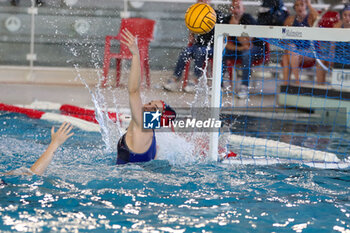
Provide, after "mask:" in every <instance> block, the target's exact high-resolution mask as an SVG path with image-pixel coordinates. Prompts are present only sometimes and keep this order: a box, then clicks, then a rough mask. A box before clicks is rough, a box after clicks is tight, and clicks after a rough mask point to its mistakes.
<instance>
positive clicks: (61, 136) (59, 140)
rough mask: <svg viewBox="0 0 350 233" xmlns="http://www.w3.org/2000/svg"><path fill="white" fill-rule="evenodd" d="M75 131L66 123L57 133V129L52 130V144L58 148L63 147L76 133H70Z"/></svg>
mask: <svg viewBox="0 0 350 233" xmlns="http://www.w3.org/2000/svg"><path fill="white" fill-rule="evenodd" d="M72 129H73V126H72V125H71V124H70V123H68V122H64V123H63V124H62V125H61V127H60V128H59V129H58V130H57V132H55V127H52V128H51V143H54V144H56V145H57V146H60V145H62V144H63V143H64V142H65V141H66V140H67V139H68V138H70V137H72V136H73V135H74V133H70V131H71V130H72Z"/></svg>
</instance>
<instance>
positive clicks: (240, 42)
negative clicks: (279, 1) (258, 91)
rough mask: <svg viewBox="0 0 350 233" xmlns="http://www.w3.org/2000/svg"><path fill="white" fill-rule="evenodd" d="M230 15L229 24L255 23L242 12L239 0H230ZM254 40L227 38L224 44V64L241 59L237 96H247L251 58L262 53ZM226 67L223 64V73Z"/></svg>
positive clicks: (256, 57)
mask: <svg viewBox="0 0 350 233" xmlns="http://www.w3.org/2000/svg"><path fill="white" fill-rule="evenodd" d="M231 10H232V15H231V18H230V20H229V23H230V24H243V25H255V24H257V23H256V20H255V19H254V18H253V17H252V16H251V15H250V14H248V13H245V12H244V6H243V4H242V2H241V0H232V7H231ZM261 46H263V45H260V44H259V43H258V42H257V41H256V40H254V39H253V38H249V37H237V38H235V37H234V38H232V37H231V38H229V40H228V42H227V45H226V53H225V55H226V56H224V58H223V63H224V64H226V61H227V60H228V59H232V58H235V59H236V58H239V59H242V67H243V74H242V81H241V87H240V90H239V92H238V95H237V96H238V97H239V98H247V97H248V94H249V91H248V87H249V78H250V75H251V73H250V70H251V69H250V67H251V64H252V61H253V59H259V58H260V56H259V54H263V52H262V47H261ZM225 71H226V69H225V66H224V69H223V73H225Z"/></svg>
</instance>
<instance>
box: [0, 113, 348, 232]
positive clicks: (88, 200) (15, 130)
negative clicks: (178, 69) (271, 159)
mask: <svg viewBox="0 0 350 233" xmlns="http://www.w3.org/2000/svg"><path fill="white" fill-rule="evenodd" d="M0 124H1V128H0V139H1V140H0V172H4V171H8V170H12V169H16V168H20V167H30V166H31V165H32V163H33V162H34V161H35V159H36V158H38V156H39V155H40V154H41V153H42V152H43V151H44V150H45V148H46V146H47V144H48V143H49V136H50V135H49V130H50V128H51V126H52V123H50V122H46V121H42V120H33V119H28V118H26V117H25V116H21V115H18V114H12V113H0ZM169 156H170V155H169ZM162 158H167V156H166V155H163V157H162ZM114 162H115V154H114V153H105V152H104V144H103V142H102V140H101V136H100V134H99V133H91V132H90V133H87V132H84V131H80V130H78V129H75V135H74V137H72V138H71V139H70V140H68V141H67V142H66V143H65V144H64V145H63V146H62V147H61V148H60V149H59V150H58V151H57V153H56V155H55V158H54V160H53V163H52V164H51V165H50V166H49V168H48V170H47V172H46V173H45V175H44V176H4V175H2V176H1V177H0V178H1V179H3V180H4V181H5V182H6V183H7V185H0V231H5V232H6V231H8V232H12V231H26V232H38V231H44V232H46V231H66V232H78V231H79V232H90V231H91V232H140V231H143V232H151V231H158V232H348V231H350V198H349V194H350V186H349V184H350V176H349V175H350V174H349V170H325V169H313V168H309V167H306V166H303V165H297V164H277V165H271V166H252V165H246V166H243V165H225V164H220V163H211V162H188V163H183V164H178V163H173V160H172V159H169V160H166V159H163V160H158V161H152V162H149V163H146V164H142V165H135V164H132V165H125V166H114V165H113V164H114Z"/></svg>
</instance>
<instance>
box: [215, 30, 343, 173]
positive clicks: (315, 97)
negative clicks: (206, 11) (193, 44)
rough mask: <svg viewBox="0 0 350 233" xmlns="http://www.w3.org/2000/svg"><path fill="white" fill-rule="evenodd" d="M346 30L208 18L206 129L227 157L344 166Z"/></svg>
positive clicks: (238, 160) (236, 160) (217, 157)
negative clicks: (211, 120) (212, 121)
mask: <svg viewBox="0 0 350 233" xmlns="http://www.w3.org/2000/svg"><path fill="white" fill-rule="evenodd" d="M349 41H350V30H349V29H334V28H302V27H270V26H253V25H220V24H218V25H216V26H215V42H214V57H213V75H212V90H211V91H212V93H211V107H213V108H220V109H221V110H220V119H221V120H222V122H223V124H224V127H222V128H221V129H220V130H219V132H217V133H212V134H211V138H210V152H209V153H210V155H211V156H212V159H213V160H220V159H222V157H220V155H219V154H218V147H219V139H221V138H225V139H226V140H224V141H225V142H226V144H227V145H226V146H227V147H228V148H229V149H230V150H231V151H233V152H235V153H236V154H237V156H236V157H232V158H229V159H224V161H225V162H228V163H244V164H250V163H253V164H272V163H280V162H292V163H303V164H308V165H310V166H316V167H324V168H343V167H348V166H349V164H348V157H349V152H350V130H349V129H350V122H349V109H350V42H349Z"/></svg>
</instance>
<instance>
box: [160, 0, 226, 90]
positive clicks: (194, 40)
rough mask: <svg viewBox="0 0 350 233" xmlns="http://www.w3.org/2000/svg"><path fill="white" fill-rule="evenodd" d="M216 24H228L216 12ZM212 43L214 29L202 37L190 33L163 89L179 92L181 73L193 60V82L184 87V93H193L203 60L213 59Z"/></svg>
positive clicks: (207, 0) (207, 1)
mask: <svg viewBox="0 0 350 233" xmlns="http://www.w3.org/2000/svg"><path fill="white" fill-rule="evenodd" d="M197 2H203V3H207V4H209V2H210V1H209V0H198V1H197ZM216 15H217V20H216V22H217V23H224V22H226V23H228V19H227V18H224V16H223V15H222V14H221V13H220V12H218V11H216ZM213 43H214V29H213V30H211V31H210V32H208V33H206V34H203V35H195V34H193V33H190V35H189V43H188V44H189V46H188V47H186V48H184V49H183V51H182V52H181V53H180V56H179V58H178V61H177V63H176V67H175V71H174V76H173V77H171V78H169V79H168V80H167V81H166V82H165V84H164V85H163V87H164V89H166V90H168V91H177V90H179V84H180V80H181V76H182V72H183V71H184V69H185V66H186V63H187V61H188V60H189V59H191V58H193V59H194V64H195V66H194V74H195V76H196V79H195V80H192V79H189V80H188V84H187V86H186V87H185V90H184V91H186V92H190V93H191V92H194V88H195V85H196V83H197V82H198V79H199V78H200V77H201V76H202V75H203V66H204V62H205V58H206V57H207V56H208V57H213Z"/></svg>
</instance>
